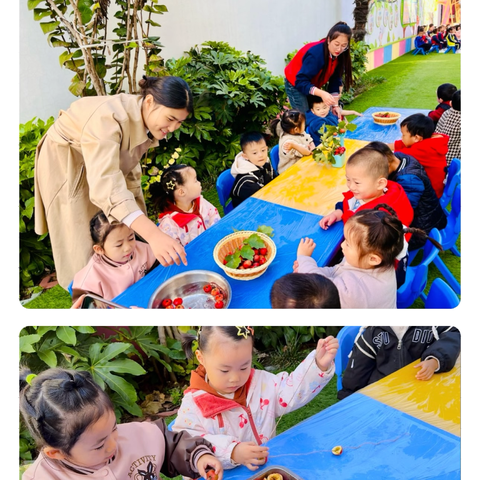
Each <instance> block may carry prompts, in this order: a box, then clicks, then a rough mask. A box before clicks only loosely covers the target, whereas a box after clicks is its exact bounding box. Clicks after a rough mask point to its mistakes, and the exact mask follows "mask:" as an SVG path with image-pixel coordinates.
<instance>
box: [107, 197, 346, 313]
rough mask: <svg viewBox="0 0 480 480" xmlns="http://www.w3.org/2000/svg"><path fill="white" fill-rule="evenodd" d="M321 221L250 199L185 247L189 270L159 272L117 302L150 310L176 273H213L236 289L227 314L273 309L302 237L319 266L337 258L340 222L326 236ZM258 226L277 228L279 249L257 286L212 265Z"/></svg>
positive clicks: (178, 268) (181, 267)
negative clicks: (227, 241) (229, 240)
mask: <svg viewBox="0 0 480 480" xmlns="http://www.w3.org/2000/svg"><path fill="white" fill-rule="evenodd" d="M321 218H322V216H321V215H316V214H313V213H309V212H304V211H301V210H296V209H293V208H290V207H286V206H283V205H278V204H275V203H271V202H267V201H264V200H260V199H257V198H254V197H250V198H249V199H247V200H245V201H244V202H242V203H241V204H240V205H239V206H238V207H237V208H235V209H234V210H233V211H232V212H231V213H229V214H228V215H226V216H225V217H223V218H222V219H221V220H220V221H219V222H218V223H217V224H215V225H214V226H213V227H211V228H209V229H208V230H206V231H205V232H204V233H202V234H201V235H200V236H199V237H197V238H196V239H195V240H193V241H192V242H191V243H189V244H188V245H187V246H186V247H185V251H186V253H187V260H188V266H185V265H173V266H171V267H162V266H159V267H157V268H155V269H154V270H153V271H152V272H150V273H149V274H148V275H146V276H145V277H144V278H142V279H141V280H139V281H138V282H137V283H135V284H133V285H132V286H131V287H129V288H128V289H127V290H125V292H123V293H121V294H120V295H118V296H117V297H116V298H114V299H113V301H114V302H116V303H119V304H120V305H124V306H128V307H130V306H132V305H134V306H137V307H143V308H146V307H147V306H148V301H149V299H150V297H151V295H152V294H153V292H154V291H155V290H156V288H157V287H158V286H159V285H161V284H162V283H163V282H164V281H166V280H167V279H169V278H170V277H172V276H173V275H176V274H178V273H181V272H185V271H189V270H197V269H200V270H211V271H214V272H216V273H219V274H220V275H223V276H224V277H225V278H226V279H227V280H228V282H229V283H230V286H231V288H232V301H231V303H230V307H229V308H270V307H271V305H270V290H271V288H272V285H273V283H274V282H275V280H276V279H277V278H279V277H281V276H283V275H285V274H286V273H290V272H292V271H293V270H292V268H293V262H294V261H295V259H296V257H297V247H298V243H299V241H300V239H301V238H302V237H305V236H308V237H310V238H313V240H314V241H315V243H316V244H317V247H316V248H315V251H314V252H313V257H314V258H315V260H316V261H317V263H318V264H319V265H320V266H325V265H327V264H328V263H329V262H330V260H331V259H332V258H333V256H334V255H335V253H336V252H337V250H338V248H339V245H340V243H341V241H342V239H343V224H342V222H337V223H336V224H334V225H332V227H330V228H329V229H328V230H322V229H321V228H320V227H319V225H318V222H319V220H320V219H321ZM260 225H267V226H269V227H272V228H273V231H274V232H273V233H274V237H273V240H274V242H275V245H276V247H277V254H276V257H275V260H274V261H273V262H272V264H271V265H270V266H269V267H268V269H267V271H266V272H265V273H264V274H263V275H262V276H260V277H258V278H256V279H254V280H249V281H241V280H235V279H233V278H230V277H228V276H227V275H226V274H225V273H224V272H223V270H222V269H220V268H219V267H218V265H217V264H216V263H215V261H214V259H213V249H214V248H215V245H216V244H217V242H218V241H220V240H221V239H222V238H223V237H225V236H226V235H228V234H230V233H233V232H234V229H236V230H257V228H258V227H259V226H260Z"/></svg>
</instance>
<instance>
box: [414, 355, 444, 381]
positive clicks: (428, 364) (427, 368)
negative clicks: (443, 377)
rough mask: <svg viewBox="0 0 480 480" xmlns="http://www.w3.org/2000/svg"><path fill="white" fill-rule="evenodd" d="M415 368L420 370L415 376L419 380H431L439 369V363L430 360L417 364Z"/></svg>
mask: <svg viewBox="0 0 480 480" xmlns="http://www.w3.org/2000/svg"><path fill="white" fill-rule="evenodd" d="M413 368H419V369H420V370H419V371H418V372H417V374H416V375H415V378H416V379H417V380H430V379H431V378H432V377H433V374H434V373H435V370H436V369H437V368H438V361H437V360H436V359H435V358H429V359H428V360H424V361H423V362H420V363H417V364H416V365H414V367H413Z"/></svg>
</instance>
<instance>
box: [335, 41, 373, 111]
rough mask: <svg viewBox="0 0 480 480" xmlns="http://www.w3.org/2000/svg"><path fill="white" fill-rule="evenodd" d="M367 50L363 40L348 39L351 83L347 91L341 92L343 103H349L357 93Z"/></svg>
mask: <svg viewBox="0 0 480 480" xmlns="http://www.w3.org/2000/svg"><path fill="white" fill-rule="evenodd" d="M368 51H369V46H368V44H366V43H365V42H364V41H360V42H356V41H354V40H353V39H352V40H351V41H350V58H351V59H352V78H353V85H352V86H351V87H350V89H349V90H348V91H343V92H342V96H341V101H342V102H343V103H350V102H351V101H352V100H353V99H354V98H355V97H356V96H357V95H359V93H358V92H357V89H358V85H359V84H361V83H362V79H363V78H364V76H365V74H366V72H367V53H368Z"/></svg>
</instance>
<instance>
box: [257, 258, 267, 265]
mask: <svg viewBox="0 0 480 480" xmlns="http://www.w3.org/2000/svg"><path fill="white" fill-rule="evenodd" d="M266 261H267V259H266V258H265V257H262V258H260V260H259V261H258V263H259V264H260V265H263V264H264V263H265V262H266Z"/></svg>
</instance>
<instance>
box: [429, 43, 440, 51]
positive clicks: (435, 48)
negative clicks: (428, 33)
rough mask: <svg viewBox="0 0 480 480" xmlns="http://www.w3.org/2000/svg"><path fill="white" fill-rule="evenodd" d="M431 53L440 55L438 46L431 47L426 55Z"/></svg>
mask: <svg viewBox="0 0 480 480" xmlns="http://www.w3.org/2000/svg"><path fill="white" fill-rule="evenodd" d="M432 52H437V53H440V48H439V46H438V45H432V46H431V47H430V50H429V51H428V53H432Z"/></svg>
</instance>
